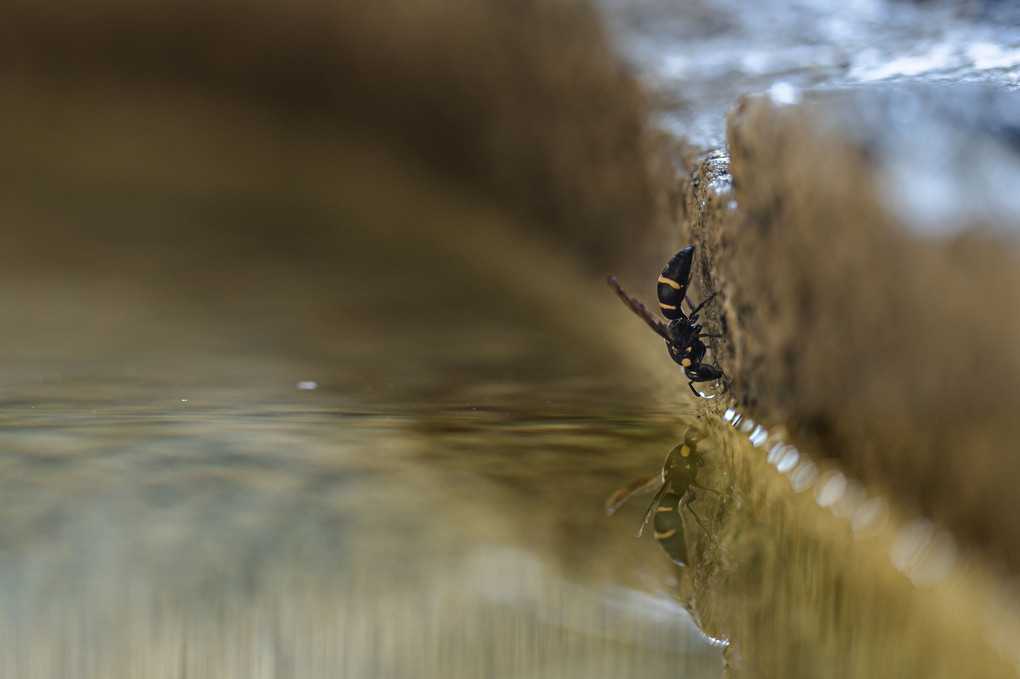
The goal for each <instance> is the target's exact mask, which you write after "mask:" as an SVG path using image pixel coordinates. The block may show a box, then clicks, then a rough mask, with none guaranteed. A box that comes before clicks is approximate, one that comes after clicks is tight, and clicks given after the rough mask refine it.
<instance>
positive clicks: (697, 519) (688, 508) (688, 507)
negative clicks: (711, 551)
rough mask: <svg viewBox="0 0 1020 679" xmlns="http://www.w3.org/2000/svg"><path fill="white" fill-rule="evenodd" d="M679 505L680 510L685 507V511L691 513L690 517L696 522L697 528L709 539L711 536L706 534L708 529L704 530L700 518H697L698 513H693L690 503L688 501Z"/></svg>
mask: <svg viewBox="0 0 1020 679" xmlns="http://www.w3.org/2000/svg"><path fill="white" fill-rule="evenodd" d="M680 505H681V508H683V507H687V511H689V512H690V513H691V516H693V517H694V520H695V521H697V522H698V526H699V527H700V528H701V530H703V531H705V535H707V536H708V537H709V538H711V537H712V534H711V533H709V532H708V529H707V528H705V524H704V522H702V520H701V517H700V516H698V513H697V512H696V511H694V508H693V507H691V501H690V500H688V501H687V502H681V503H680Z"/></svg>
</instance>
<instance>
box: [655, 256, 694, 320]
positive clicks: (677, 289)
mask: <svg viewBox="0 0 1020 679" xmlns="http://www.w3.org/2000/svg"><path fill="white" fill-rule="evenodd" d="M693 263H694V246H693V245H691V246H688V247H686V248H684V249H683V250H681V251H680V252H678V253H676V254H675V255H673V257H672V258H671V259H670V260H669V262H667V263H666V268H665V269H663V270H662V273H661V274H660V275H659V283H658V286H657V288H656V291H657V293H658V295H659V308H660V309H662V315H663V316H665V317H666V318H668V319H670V320H673V319H676V318H681V317H683V315H684V312H683V302H684V299H685V298H686V297H687V286H688V285H690V282H691V266H692V264H693Z"/></svg>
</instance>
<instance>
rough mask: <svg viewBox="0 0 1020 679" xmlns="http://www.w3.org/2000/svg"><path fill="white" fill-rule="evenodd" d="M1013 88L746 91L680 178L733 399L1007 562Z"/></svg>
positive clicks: (1012, 378) (1010, 531) (1017, 317)
mask: <svg viewBox="0 0 1020 679" xmlns="http://www.w3.org/2000/svg"><path fill="white" fill-rule="evenodd" d="M1018 104H1020V100H1018V99H1017V97H1016V95H1013V94H1010V93H1006V92H1002V91H990V90H987V89H979V88H974V87H969V86H945V87H934V86H933V87H927V88H924V89H909V90H908V89H891V88H886V87H882V88H860V89H853V90H839V91H827V92H817V93H814V92H813V93H810V94H809V95H808V96H805V97H804V98H803V99H800V100H797V101H789V100H782V101H777V100H776V99H775V98H773V97H770V96H767V95H759V96H751V97H747V98H745V99H744V100H743V101H741V102H740V103H739V105H737V106H736V107H735V108H734V109H733V110H732V111H731V114H730V119H729V146H730V156H731V158H730V162H731V167H730V171H731V173H732V187H730V186H729V180H730V177H728V176H726V174H725V169H726V168H725V166H724V165H721V164H722V163H723V162H724V161H722V160H720V159H719V158H715V159H708V160H705V161H703V162H702V163H701V164H700V166H699V167H698V168H696V170H695V173H694V179H693V180H692V182H691V184H690V185H689V187H688V191H687V196H688V197H687V205H688V219H689V221H690V223H691V226H692V230H693V232H694V234H693V239H694V241H695V242H696V243H698V244H699V245H700V246H701V249H702V255H703V262H702V265H703V266H702V270H704V271H707V272H708V276H707V277H706V279H705V280H704V281H703V286H704V287H705V288H706V291H707V292H711V291H713V289H717V290H719V291H720V292H721V293H722V294H721V302H720V303H719V304H718V305H715V308H714V309H712V310H711V311H710V313H709V320H710V321H711V322H714V323H719V324H721V325H722V327H723V328H724V329H725V330H726V333H727V339H726V340H723V343H722V344H717V345H716V348H717V353H718V356H719V359H720V364H721V365H722V366H723V367H724V368H725V369H726V371H727V373H728V374H729V376H730V377H731V378H732V386H733V391H734V394H735V395H736V396H737V398H738V399H739V400H740V401H741V403H742V405H743V406H744V407H745V408H747V409H749V410H750V411H752V412H754V413H755V414H756V415H757V416H759V417H762V418H764V419H765V420H766V421H772V422H774V423H780V422H781V423H785V424H787V425H788V426H789V427H790V428H791V431H792V432H793V435H794V437H795V438H796V440H797V441H798V442H799V443H800V444H801V445H807V446H809V447H810V448H813V449H814V450H815V451H817V452H819V453H821V454H823V455H829V456H835V457H837V458H838V459H839V460H840V461H841V462H842V463H843V465H844V466H845V467H846V469H847V470H848V471H849V473H850V474H852V475H857V476H859V477H860V478H862V480H864V481H866V482H867V483H871V484H878V485H879V486H884V487H887V488H888V489H890V490H891V491H893V494H894V495H895V496H897V497H898V498H899V499H900V500H901V501H902V502H903V503H904V505H905V506H906V507H907V508H911V507H912V508H914V509H917V510H919V511H921V512H923V513H924V514H925V515H927V516H930V517H932V518H935V519H937V520H940V521H943V522H945V523H946V524H947V525H949V526H950V527H951V528H952V529H953V530H954V531H955V532H956V533H957V534H958V536H959V537H961V538H962V539H963V540H964V541H965V542H967V543H970V544H972V545H978V546H980V547H982V548H984V549H985V550H986V551H987V552H989V553H990V554H992V555H993V556H995V557H1003V558H1005V559H1006V560H1007V562H1008V564H1009V566H1010V567H1011V569H1012V570H1015V569H1016V568H1017V567H1018V566H1020V513H1018V512H1016V504H1015V500H1014V496H1015V488H1016V485H1017V482H1018V480H1020V455H1018V454H1017V447H1018V442H1020V418H1018V417H1017V413H1018V412H1020V386H1018V385H1020V350H1018V347H1020V314H1018V312H1020V266H1018V265H1020V261H1018V260H1020V258H1018V249H1017V240H1018V239H1017V233H1018V231H1017V228H1018V225H1020V210H1018V209H1017V208H1016V207H1015V203H1016V199H1015V198H1013V196H1012V194H1011V193H1010V192H1011V191H1012V188H1011V187H1016V186H1020V156H1018V155H1017V152H1016V147H1017V145H1016V139H1017V134H1018V132H1020V119H1018V116H1017V115H1016V114H1015V113H1013V112H1014V111H1017V110H1020V106H1018Z"/></svg>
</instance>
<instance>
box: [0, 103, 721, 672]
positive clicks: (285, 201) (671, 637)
mask: <svg viewBox="0 0 1020 679" xmlns="http://www.w3.org/2000/svg"><path fill="white" fill-rule="evenodd" d="M63 96H65V97H66V100H63V101H62V104H63V105H69V104H75V106H74V110H79V111H89V112H91V113H90V114H89V115H87V116H81V117H75V118H73V119H68V118H65V117H64V116H63V115H62V114H61V113H59V110H60V107H56V108H54V107H51V106H49V105H48V104H44V105H38V106H37V107H34V108H33V106H32V104H31V103H30V102H32V101H38V98H33V97H24V98H22V99H19V100H17V101H19V104H17V105H15V104H12V103H10V101H9V102H8V104H7V107H8V108H7V111H6V114H7V116H6V117H7V118H8V119H9V120H10V119H16V120H17V121H18V125H17V126H9V127H6V128H4V130H3V134H4V139H3V141H4V145H5V147H6V148H7V149H8V152H7V154H6V161H5V162H4V164H3V165H2V169H0V173H2V176H3V178H4V182H5V186H6V189H5V195H6V198H7V199H6V200H4V201H3V203H2V207H0V210H2V213H0V218H2V220H3V222H4V223H5V225H6V227H7V229H6V231H5V234H6V235H5V238H6V240H7V244H6V247H5V248H4V254H3V258H4V267H3V272H2V274H0V278H2V281H3V282H2V286H0V288H2V290H3V293H2V314H3V325H4V328H5V332H4V334H3V337H2V338H0V355H2V357H3V362H2V365H0V377H2V392H0V393H2V399H3V409H2V413H0V422H2V426H0V450H2V455H0V496H2V498H3V502H2V504H0V507H2V509H0V511H2V513H3V517H2V519H3V520H2V521H0V629H2V632H0V639H2V641H0V645H2V646H3V652H2V653H0V658H2V660H0V666H2V667H3V674H4V676H10V677H15V676H25V677H70V676H77V677H116V676H123V677H140V676H145V677H162V676H167V677H178V676H209V677H212V676H215V677H229V676H238V677H256V676H266V677H270V676H278V677H282V676H346V677H358V676H360V677H370V676H371V677H384V676H407V677H410V676H415V677H422V676H437V677H438V676H441V677H459V676H462V677H477V676H489V677H499V676H506V677H510V676H527V677H541V676H547V677H569V676H578V677H592V676H606V677H619V676H625V675H626V674H628V673H629V672H632V671H635V669H636V668H640V672H641V674H642V676H648V677H653V676H674V675H675V674H676V673H677V672H682V673H684V674H685V675H686V676H719V674H720V672H721V649H720V648H718V647H716V646H713V645H712V644H710V643H709V642H708V641H706V640H705V639H704V637H702V636H701V635H700V634H699V633H698V632H697V630H696V629H695V628H694V626H693V625H692V624H691V623H690V620H689V616H688V615H687V614H686V612H685V611H684V610H683V609H682V608H681V607H680V605H679V604H678V603H677V602H676V601H675V599H674V598H673V597H672V596H671V594H670V588H671V585H670V583H671V582H672V580H673V578H674V574H673V571H672V568H671V565H670V564H669V562H667V561H665V560H663V559H661V557H660V555H659V553H658V550H657V548H656V546H655V544H654V541H651V540H646V541H641V542H638V541H636V540H635V539H634V537H633V535H634V532H635V530H636V525H635V523H634V522H633V521H632V520H629V519H628V520H610V519H609V518H608V517H605V516H604V514H603V512H602V502H603V500H604V498H605V497H606V495H608V494H609V493H610V492H611V491H612V490H614V489H615V488H616V487H617V486H619V485H620V484H622V483H624V482H626V481H628V480H630V479H631V478H633V477H634V476H635V475H639V474H641V473H645V472H647V471H648V470H649V469H652V468H654V467H655V466H656V465H657V464H660V463H661V459H660V458H661V456H662V454H663V451H665V450H666V449H668V447H669V446H670V445H671V441H672V439H673V438H674V437H675V436H676V435H677V432H678V431H682V429H683V427H684V424H685V421H684V419H683V414H682V413H683V411H684V410H685V409H686V408H687V406H684V405H683V403H685V402H684V401H683V400H682V399H677V398H676V397H675V396H673V397H670V398H671V399H672V401H673V403H674V404H676V410H675V411H674V409H673V408H672V407H667V408H654V406H653V405H652V404H654V403H655V399H654V398H652V395H651V394H650V393H649V384H652V383H653V382H648V381H644V380H642V379H640V378H639V377H638V376H639V375H642V374H646V373H645V372H644V371H645V368H644V367H643V364H642V363H641V359H638V360H636V361H634V362H629V361H628V359H626V358H625V356H626V352H623V351H621V350H620V349H619V347H620V346H621V345H622V344H623V343H622V342H621V339H620V338H621V337H624V336H626V332H627V330H621V326H624V322H625V321H631V319H630V318H627V314H626V310H624V309H623V308H622V307H620V308H618V307H617V304H618V303H617V302H616V300H615V299H614V298H613V296H612V294H611V293H610V291H609V290H608V288H606V287H605V286H604V283H602V282H601V281H600V280H598V279H594V280H589V279H587V278H586V277H585V276H584V275H583V274H580V273H578V271H579V270H580V268H579V267H576V266H575V265H574V264H572V263H571V260H570V259H569V258H567V257H563V256H561V255H558V254H556V253H555V252H554V251H553V250H552V249H551V248H550V247H548V246H547V245H543V244H541V243H536V242H534V241H531V240H528V239H527V238H525V237H522V236H520V235H519V233H520V231H518V230H516V229H515V228H514V225H513V224H512V223H511V222H510V221H509V220H508V219H507V218H506V217H504V216H503V215H501V214H500V213H499V212H498V211H495V210H493V209H491V208H490V207H488V206H487V205H486V204H485V203H484V202H482V201H479V200H478V199H476V198H473V197H471V196H470V195H467V194H463V193H460V192H459V191H458V190H457V189H455V188H452V187H450V186H449V185H446V184H444V183H443V182H440V181H437V180H435V179H434V178H432V177H431V176H430V175H428V174H427V173H424V172H421V171H420V170H416V169H415V167H414V166H413V164H410V163H408V162H406V160H405V159H403V158H401V157H399V156H393V155H390V154H389V152H388V151H387V149H386V148H385V147H383V146H377V145H374V144H372V143H370V142H367V141H365V140H357V141H356V140H355V139H354V138H352V137H349V136H347V137H342V136H338V135H336V134H334V133H331V132H327V131H324V130H315V131H313V132H292V131H288V130H287V129H286V128H285V127H279V126H274V125H273V124H271V123H267V122H266V121H264V120H253V119H250V118H249V119H246V118H245V115H246V114H245V113H244V112H243V111H239V110H236V109H233V110H227V111H226V112H224V111H221V110H212V109H210V108H209V107H208V106H207V105H204V104H195V103H192V104H188V103H187V102H181V101H180V100H175V101H173V102H171V101H169V100H167V101H161V102H160V104H161V105H159V106H152V107H148V106H146V107H141V108H140V109H138V110H130V111H127V110H124V109H120V108H119V107H117V106H114V105H110V104H107V103H105V102H104V101H103V99H102V97H100V96H99V95H92V94H82V93H78V94H66V95H63ZM75 97H82V98H83V99H84V104H85V105H83V101H82V99H78V100H75V99H74V98H75ZM18 106H20V107H21V108H18ZM168 108H172V113H173V115H169V116H168V115H167V113H166V111H167V110H168ZM181 121H185V122H181ZM182 140H187V142H188V143H186V144H185V143H183V142H182ZM154 158H158V159H159V162H155V163H153V162H149V161H150V160H151V159H154ZM630 329H633V330H636V331H637V335H636V336H639V337H643V336H644V335H643V334H642V331H641V329H640V328H639V327H637V325H636V324H635V325H632V326H630ZM652 341H653V344H657V343H656V342H654V339H653V340H652Z"/></svg>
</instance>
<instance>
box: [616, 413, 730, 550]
mask: <svg viewBox="0 0 1020 679" xmlns="http://www.w3.org/2000/svg"><path fill="white" fill-rule="evenodd" d="M697 441H698V439H697V437H695V436H694V434H692V432H690V431H688V433H687V435H685V436H684V441H683V443H681V444H679V445H677V446H675V447H674V448H673V449H672V450H671V451H669V454H668V455H667V456H666V462H665V464H663V466H662V472H661V473H660V472H655V473H653V474H652V475H651V476H649V477H645V478H642V479H639V480H637V481H635V482H633V483H630V484H628V485H626V486H624V487H623V488H621V489H619V490H618V491H616V492H615V493H613V494H612V495H610V496H609V498H608V499H607V500H606V513H607V514H610V515H612V514H613V512H615V511H616V510H617V509H618V508H619V507H620V505H622V504H623V503H624V502H626V501H627V498H629V497H630V496H631V495H636V494H637V493H643V492H650V491H652V490H653V489H655V488H656V486H658V491H657V492H656V493H655V497H653V498H652V503H651V504H650V505H649V506H648V511H647V512H645V518H644V521H642V522H641V527H640V528H639V529H638V533H637V534H638V537H641V534H642V533H643V532H644V529H645V525H646V524H647V523H648V520H649V518H652V515H653V514H654V518H652V528H653V529H654V531H655V539H656V540H658V541H659V546H660V547H662V551H664V552H666V556H668V557H669V558H670V559H672V560H673V561H674V562H675V563H676V564H678V565H680V566H686V565H688V561H689V560H688V557H687V540H686V537H685V535H684V519H683V510H684V509H686V510H687V511H688V512H690V513H691V516H693V517H694V520H695V521H697V522H698V525H699V526H700V527H701V529H702V530H703V531H705V533H706V534H708V529H707V528H705V524H704V523H703V522H702V520H701V517H700V516H698V514H697V512H695V511H694V508H693V507H691V503H692V502H694V500H695V495H694V490H693V489H694V488H700V489H701V490H705V491H708V492H710V493H714V492H715V491H713V490H712V489H710V488H705V487H704V486H702V485H700V484H699V483H698V482H697V481H696V480H695V478H696V477H697V475H698V469H700V468H701V467H702V466H703V465H704V460H703V459H702V455H701V454H700V453H699V452H698V449H697Z"/></svg>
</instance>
